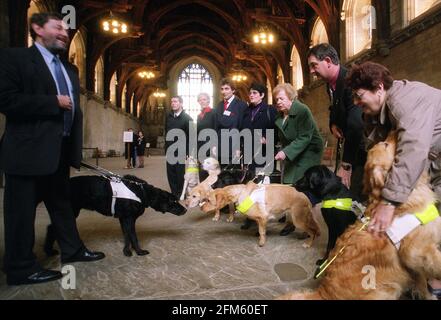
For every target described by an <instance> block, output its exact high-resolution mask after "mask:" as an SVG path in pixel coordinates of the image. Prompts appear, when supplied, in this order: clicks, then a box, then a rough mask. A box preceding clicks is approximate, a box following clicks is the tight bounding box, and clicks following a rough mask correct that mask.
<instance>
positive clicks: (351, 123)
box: [328, 66, 366, 165]
mask: <svg viewBox="0 0 441 320" xmlns="http://www.w3.org/2000/svg"><path fill="white" fill-rule="evenodd" d="M347 73H348V70H347V69H346V68H345V67H343V66H340V73H339V75H338V79H337V85H336V88H335V91H334V92H333V94H331V90H330V87H329V85H328V94H329V95H330V98H331V101H332V104H331V106H330V108H329V110H330V117H329V127H331V126H332V125H333V124H335V125H337V126H338V127H339V128H340V129H341V130H342V131H343V135H344V137H345V145H344V151H343V161H344V162H348V163H351V164H352V165H364V162H365V161H366V154H365V151H364V141H363V127H364V124H363V119H362V110H361V108H360V107H358V106H356V105H354V100H353V98H352V89H351V88H349V87H347V86H346V84H345V77H346V75H347Z"/></svg>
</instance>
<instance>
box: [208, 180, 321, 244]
mask: <svg viewBox="0 0 441 320" xmlns="http://www.w3.org/2000/svg"><path fill="white" fill-rule="evenodd" d="M262 188H263V189H262ZM262 191H263V193H262V197H261V198H260V200H257V201H256V202H254V204H253V205H252V206H251V207H250V208H249V210H248V211H247V212H246V213H245V214H246V216H247V217H248V218H249V219H252V220H255V221H256V222H257V225H258V227H259V245H260V246H263V245H264V244H265V242H266V226H267V223H268V221H269V220H272V219H278V218H280V217H282V216H283V215H284V214H289V215H290V217H291V219H292V222H293V223H294V225H295V226H297V227H299V228H301V229H302V230H304V231H305V232H306V233H308V235H309V236H310V239H309V240H308V241H307V242H306V243H305V244H304V246H305V247H310V246H311V245H312V243H313V241H314V239H315V238H316V237H318V236H319V235H320V229H319V226H318V225H317V223H316V221H315V220H314V219H313V216H312V208H311V203H310V202H309V200H308V198H307V197H306V196H305V195H304V194H303V193H301V192H298V191H297V190H296V189H295V188H294V187H292V186H287V185H281V184H270V185H263V186H258V185H256V184H255V183H253V182H249V183H248V184H246V185H235V186H227V187H225V188H222V189H216V190H214V191H212V192H211V195H210V196H209V197H208V198H207V200H206V203H204V205H203V206H202V207H201V209H202V210H203V211H205V212H209V211H213V210H215V211H216V215H219V209H220V208H222V207H224V206H225V205H226V204H228V203H230V204H231V203H235V204H236V205H238V204H240V203H242V202H243V201H244V200H245V199H246V198H247V197H249V196H252V195H253V193H255V192H262ZM254 195H256V194H254ZM215 219H217V218H216V216H215ZM215 219H213V220H215ZM232 220H233V215H232V214H231V211H230V217H229V219H228V221H232Z"/></svg>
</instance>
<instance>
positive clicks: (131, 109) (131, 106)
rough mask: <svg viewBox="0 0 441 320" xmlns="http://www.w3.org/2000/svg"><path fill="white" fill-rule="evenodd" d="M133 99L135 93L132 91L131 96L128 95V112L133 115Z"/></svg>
mask: <svg viewBox="0 0 441 320" xmlns="http://www.w3.org/2000/svg"><path fill="white" fill-rule="evenodd" d="M134 101H135V93H134V92H133V94H132V96H131V97H130V109H129V113H130V114H131V115H135V109H134V107H133V102H134Z"/></svg>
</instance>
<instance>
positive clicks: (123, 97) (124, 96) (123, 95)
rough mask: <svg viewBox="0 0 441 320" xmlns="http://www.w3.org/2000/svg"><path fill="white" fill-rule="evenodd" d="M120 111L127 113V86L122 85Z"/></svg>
mask: <svg viewBox="0 0 441 320" xmlns="http://www.w3.org/2000/svg"><path fill="white" fill-rule="evenodd" d="M121 109H123V110H126V112H127V85H126V84H125V85H124V88H123V89H122V91H121Z"/></svg>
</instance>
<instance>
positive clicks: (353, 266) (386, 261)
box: [279, 132, 441, 299]
mask: <svg viewBox="0 0 441 320" xmlns="http://www.w3.org/2000/svg"><path fill="white" fill-rule="evenodd" d="M396 139H397V135H396V133H395V132H392V133H391V134H390V135H389V136H388V138H387V139H386V140H385V141H384V142H380V143H378V144H376V145H375V146H374V147H373V148H372V149H371V150H370V151H369V153H368V159H367V162H366V166H365V187H366V191H368V192H369V206H368V208H367V209H366V213H365V214H366V215H368V216H369V215H370V214H371V213H372V209H373V208H374V207H375V206H376V204H378V202H379V201H380V199H381V198H380V197H381V189H382V188H383V186H384V183H385V179H386V175H387V173H388V172H389V170H390V168H391V167H392V164H393V161H394V158H395V152H396V144H397V140H396ZM434 200H435V197H434V194H433V192H432V190H431V189H430V188H429V186H428V184H427V175H426V174H423V175H422V176H421V178H420V179H419V181H418V183H417V185H416V187H415V188H414V190H413V191H412V193H411V194H410V196H409V198H408V201H407V202H406V203H403V204H401V205H400V206H398V207H397V208H396V210H395V214H396V216H400V215H403V214H406V213H414V212H419V211H422V210H424V209H425V208H426V207H427V206H428V205H430V204H431V203H433V202H434ZM361 226H362V223H361V222H357V223H356V224H355V225H354V226H351V227H350V228H349V229H348V230H347V231H346V232H345V233H343V235H342V236H341V237H340V238H339V239H338V240H337V244H336V247H335V248H334V250H333V251H332V252H331V253H330V257H334V256H336V255H338V256H337V258H336V259H335V260H334V261H333V263H331V265H330V266H329V267H328V269H327V270H326V274H325V276H324V278H323V280H322V282H321V283H320V286H319V288H318V289H317V290H316V291H312V292H303V293H300V292H299V293H289V294H286V295H284V296H282V297H280V298H279V299H398V298H399V297H400V296H401V295H402V293H403V292H405V291H406V290H407V289H408V288H412V287H414V288H415V289H416V292H417V293H418V295H419V296H420V297H422V298H426V299H432V298H434V297H433V296H432V295H431V294H430V293H429V291H428V290H427V278H428V277H433V278H437V279H441V253H440V252H439V250H438V244H439V243H440V242H441V238H440V236H441V218H439V217H438V218H437V219H435V220H434V221H432V222H430V223H429V224H426V225H421V226H418V227H416V229H414V230H413V231H412V232H411V233H410V234H409V235H407V236H406V237H405V238H404V239H403V240H402V241H401V246H400V249H399V250H397V249H396V248H395V246H394V245H393V244H392V242H391V241H390V240H389V238H387V237H386V236H382V237H375V236H373V235H372V234H371V233H369V232H368V231H367V230H366V228H361ZM370 267H373V268H372V269H369V268H370ZM367 270H373V271H374V273H375V275H374V277H373V279H374V285H367V286H366V281H365V280H366V277H367V276H368V275H367V274H365V273H366V271H367Z"/></svg>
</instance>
